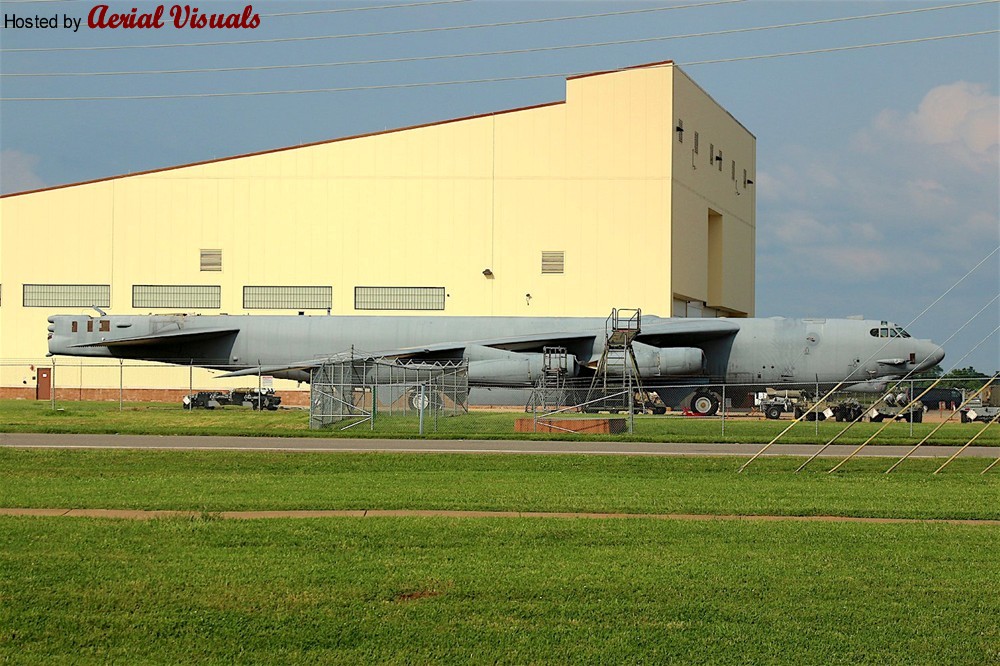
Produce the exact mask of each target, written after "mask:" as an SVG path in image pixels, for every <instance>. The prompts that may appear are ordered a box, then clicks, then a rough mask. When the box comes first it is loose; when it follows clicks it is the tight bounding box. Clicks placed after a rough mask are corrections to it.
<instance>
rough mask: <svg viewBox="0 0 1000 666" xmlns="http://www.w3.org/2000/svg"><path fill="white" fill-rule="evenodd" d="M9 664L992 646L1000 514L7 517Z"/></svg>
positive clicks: (635, 657)
mask: <svg viewBox="0 0 1000 666" xmlns="http://www.w3.org/2000/svg"><path fill="white" fill-rule="evenodd" d="M0 535H2V544H3V545H2V547H0V661H7V660H9V661H11V662H12V663H53V662H56V663H98V662H100V663H106V662H118V663H136V662H140V663H192V662H209V663H232V662H239V663H407V664H411V663H429V662H435V663H438V662H444V663H477V664H479V663H486V664H490V663H602V664H603V663H629V664H632V663H678V664H692V663H693V664H737V663H738V664H755V663H808V664H854V663H865V664H977V665H981V664H990V663H997V660H998V659H1000V630H998V623H997V621H996V619H997V617H998V616H1000V575H998V569H997V564H996V553H997V552H1000V550H998V549H1000V531H998V530H997V529H996V528H992V527H985V526H965V525H942V524H902V525H901V524H891V525H886V524H878V525H871V524H863V525H862V524H847V523H773V522H763V521H759V522H724V521H711V522H685V521H657V520H638V519H637V520H597V521H595V520H586V519H498V518H493V519H445V518H379V519H357V518H354V519H352V518H331V519H302V520H256V521H230V520H212V519H168V520H153V521H148V522H147V521H124V520H122V521H111V520H97V519H69V518H11V517H0Z"/></svg>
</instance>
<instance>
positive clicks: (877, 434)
mask: <svg viewBox="0 0 1000 666" xmlns="http://www.w3.org/2000/svg"><path fill="white" fill-rule="evenodd" d="M971 321H972V320H971V319H970V320H969V321H967V322H965V324H963V325H962V326H963V328H964V327H965V325H967V324H968V323H969V322H971ZM997 331H1000V326H997V327H996V328H994V329H993V330H992V331H990V332H989V333H988V334H987V335H986V337H985V338H983V339H982V340H980V341H979V343H978V344H977V345H976V346H975V347H973V348H972V349H970V350H969V351H968V352H966V354H965V356H963V357H962V358H960V359H958V361H956V362H955V365H953V366H952V369H955V368H956V367H958V364H959V363H961V362H962V361H964V360H965V358H966V356H968V355H969V354H971V353H972V352H974V351H976V350H977V349H979V345H981V344H983V343H984V342H986V341H987V340H989V339H990V337H991V336H992V335H993V334H994V333H996V332H997ZM941 379H942V378H941V377H939V378H938V379H936V380H935V381H933V382H931V385H930V386H928V387H927V388H926V389H924V391H923V393H921V394H920V395H919V396H917V397H916V398H914V399H912V400H911V401H910V403H909V404H908V405H906V407H904V410H906V409H909V408H911V407H912V406H913V403H915V402H917V401H918V400H920V398H922V397H923V396H924V395H926V394H927V392H928V391H930V390H931V389H932V388H934V387H935V386H937V385H938V383H940V381H941ZM891 423H892V421H886V422H885V423H883V424H882V427H881V428H879V429H878V430H876V431H875V434H873V435H872V436H871V437H869V438H868V439H866V440H865V441H863V442H862V443H861V445H860V446H858V448H856V449H854V450H853V451H852V452H851V453H850V455H848V456H847V457H846V458H844V459H843V460H841V461H840V462H839V463H837V464H836V465H834V466H833V467H832V468H830V470H829V471H828V472H827V474H833V473H834V472H836V471H837V470H838V469H840V468H841V467H843V466H844V464H845V463H847V461H849V460H851V459H852V458H853V457H854V456H856V455H857V454H858V453H859V452H860V451H861V449H863V448H865V447H866V446H868V444H870V443H871V442H872V440H874V439H875V438H876V437H878V436H879V435H880V434H882V432H883V431H884V430H885V429H886V428H888V427H889V425H890V424H891Z"/></svg>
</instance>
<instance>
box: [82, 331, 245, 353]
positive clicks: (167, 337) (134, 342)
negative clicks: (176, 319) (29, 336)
mask: <svg viewBox="0 0 1000 666" xmlns="http://www.w3.org/2000/svg"><path fill="white" fill-rule="evenodd" d="M239 332H240V329H238V328H208V329H204V328H202V329H194V330H183V329H182V330H176V331H168V332H165V333H153V334H151V335H140V336H138V337H134V338H115V339H113V340H101V341H99V342H85V343H81V344H76V345H70V346H69V348H70V349H73V348H81V347H138V346H144V345H162V344H176V343H183V342H196V341H199V340H209V339H211V338H221V337H223V336H226V335H235V334H236V333H239Z"/></svg>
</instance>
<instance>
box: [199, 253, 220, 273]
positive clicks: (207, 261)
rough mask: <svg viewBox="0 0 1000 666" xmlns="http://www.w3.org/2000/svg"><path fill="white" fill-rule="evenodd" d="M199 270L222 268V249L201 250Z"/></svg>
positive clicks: (217, 270)
mask: <svg viewBox="0 0 1000 666" xmlns="http://www.w3.org/2000/svg"><path fill="white" fill-rule="evenodd" d="M201 270H202V271H210V272H215V273H218V272H220V271H221V270H222V250H202V251H201Z"/></svg>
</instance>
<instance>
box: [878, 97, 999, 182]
mask: <svg viewBox="0 0 1000 666" xmlns="http://www.w3.org/2000/svg"><path fill="white" fill-rule="evenodd" d="M998 117H1000V97H997V96H996V95H991V94H989V93H988V92H987V91H986V86H984V85H982V84H976V83H969V82H967V81H957V82H955V83H949V84H947V85H942V86H938V87H936V88H932V89H931V90H930V91H929V92H928V93H927V94H926V95H925V96H924V99H923V100H922V101H921V102H920V104H919V105H918V106H917V108H916V110H915V111H912V112H909V113H900V112H899V111H896V110H893V109H886V110H884V111H882V112H881V113H880V114H879V115H878V116H877V117H876V118H875V121H874V122H873V123H872V126H871V127H870V128H869V129H868V130H867V131H866V132H864V133H863V134H862V140H863V142H864V143H868V144H869V150H878V149H879V148H880V147H888V148H890V149H891V148H893V145H892V144H912V145H916V146H927V147H932V148H935V149H937V152H939V153H940V154H942V155H943V156H946V157H948V158H949V159H951V160H953V161H956V162H958V163H961V164H963V165H964V166H966V167H968V168H971V169H974V170H976V171H981V172H982V171H990V170H993V171H995V170H996V164H997V146H998V142H1000V122H998ZM895 147H896V148H898V147H899V146H898V145H896V146H895Z"/></svg>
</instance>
